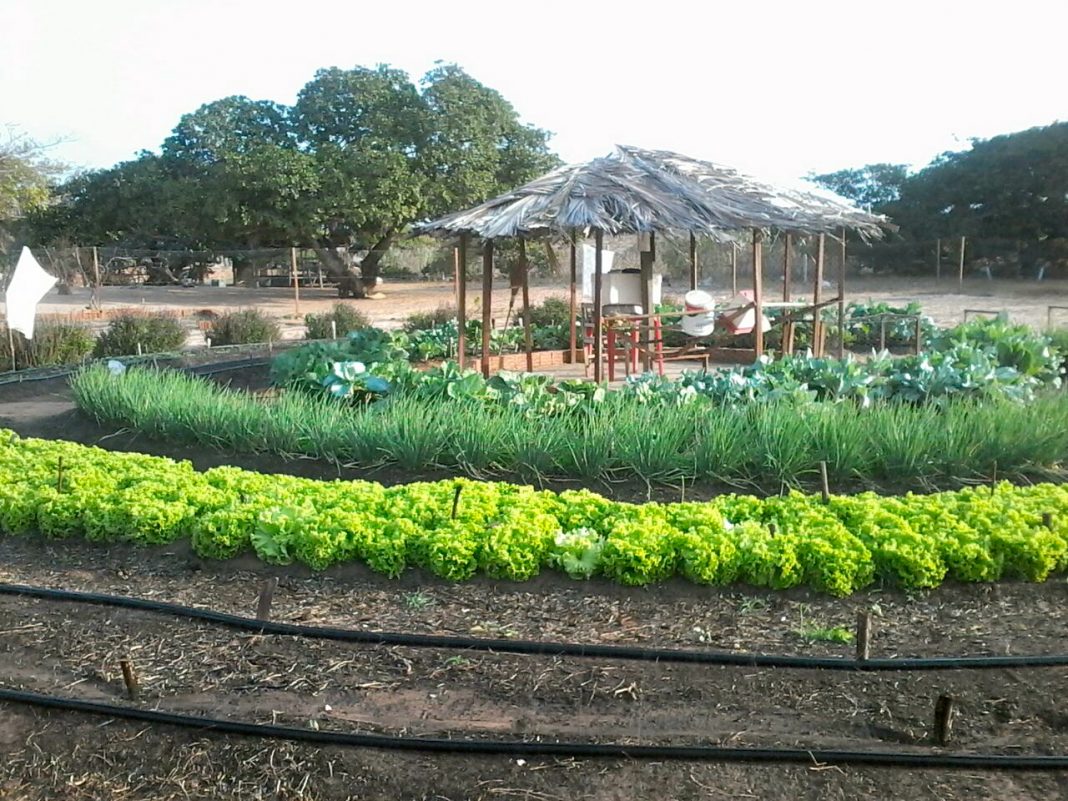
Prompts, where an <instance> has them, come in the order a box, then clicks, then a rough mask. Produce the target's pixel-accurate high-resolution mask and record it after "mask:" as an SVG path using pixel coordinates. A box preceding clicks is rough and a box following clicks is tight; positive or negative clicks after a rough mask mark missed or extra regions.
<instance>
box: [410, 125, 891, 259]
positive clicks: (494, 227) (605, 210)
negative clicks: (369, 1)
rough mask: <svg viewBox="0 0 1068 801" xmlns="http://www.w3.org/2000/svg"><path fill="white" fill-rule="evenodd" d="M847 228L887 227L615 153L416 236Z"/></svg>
mask: <svg viewBox="0 0 1068 801" xmlns="http://www.w3.org/2000/svg"><path fill="white" fill-rule="evenodd" d="M843 227H844V228H847V229H851V230H853V231H855V232H857V233H858V234H860V235H861V236H862V237H864V238H881V237H882V235H883V232H884V229H887V228H892V226H891V225H890V224H889V222H888V221H887V219H886V218H885V217H883V216H880V215H875V214H870V213H868V212H865V211H863V210H861V209H859V208H857V207H856V206H854V205H853V204H851V203H849V202H848V201H846V200H844V199H842V198H839V197H837V196H833V195H822V194H816V193H815V192H804V191H797V190H792V189H784V188H780V187H774V186H771V185H770V184H766V183H763V182H761V181H758V180H756V179H754V178H750V177H748V176H746V175H742V174H741V173H739V172H738V171H736V170H733V169H731V168H729V167H723V166H721V165H718V164H713V163H711V162H707V161H699V160H697V159H691V158H689V157H687V156H682V155H679V154H677V153H671V152H668V151H662V150H642V149H640V148H636V147H627V146H622V145H620V146H617V147H616V149H615V151H614V152H613V153H611V154H609V155H607V156H603V157H601V158H597V159H593V160H592V161H589V162H586V163H584V164H577V165H570V166H566V167H560V168H559V169H556V170H553V171H552V172H549V173H546V174H545V175H543V176H541V177H540V178H537V179H535V180H533V181H531V182H530V183H528V184H524V185H523V186H521V187H519V188H518V189H513V190H512V191H511V192H506V193H505V194H503V195H500V196H498V197H495V198H493V199H492V200H487V201H486V202H485V203H482V204H480V205H478V206H475V207H474V208H471V209H468V210H466V211H460V212H455V213H453V214H449V215H446V216H444V217H441V218H439V219H437V220H432V221H430V222H426V223H423V224H421V225H418V226H416V230H415V232H416V233H418V234H431V235H437V236H452V235H456V234H461V233H467V234H472V235H474V236H477V237H480V238H483V239H497V238H500V237H515V236H529V237H536V236H546V235H550V236H551V235H566V234H570V233H571V232H572V231H574V230H576V229H577V230H580V231H585V230H589V229H597V228H599V229H601V230H602V231H604V233H606V234H609V235H612V234H628V233H631V234H636V233H648V232H653V231H656V232H676V233H693V234H698V235H703V236H708V237H711V238H713V239H716V240H719V241H730V240H732V239H734V238H735V236H736V235H737V234H738V233H740V232H742V231H749V230H752V229H754V228H759V229H765V230H766V229H772V228H775V229H779V230H783V231H790V232H796V233H821V232H827V233H830V232H834V231H837V230H839V229H841V228H843Z"/></svg>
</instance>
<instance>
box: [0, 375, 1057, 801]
mask: <svg viewBox="0 0 1068 801" xmlns="http://www.w3.org/2000/svg"><path fill="white" fill-rule="evenodd" d="M0 426H2V427H13V428H15V429H16V430H18V431H20V432H21V433H24V434H27V435H34V436H55V437H62V438H70V439H77V440H81V441H84V442H98V441H100V440H101V438H102V437H107V439H105V440H104V441H103V442H102V443H101V444H103V445H105V446H106V447H113V448H118V449H130V450H142V451H146V452H157V453H165V454H166V455H171V456H174V457H178V458H183V457H189V458H192V459H193V460H194V463H195V464H197V466H198V467H206V466H209V465H211V464H223V463H234V464H240V465H241V466H245V467H250V468H253V469H263V470H267V471H277V472H300V473H302V474H306V475H324V476H327V475H329V474H330V472H331V470H333V469H334V468H331V467H330V466H329V465H323V464H320V463H316V462H312V461H308V460H299V461H296V462H284V461H282V460H279V459H270V458H267V457H241V458H235V457H234V456H233V455H228V454H225V453H221V452H210V453H209V452H208V451H206V450H205V449H198V450H194V449H186V448H182V447H178V446H174V445H171V444H167V443H155V442H150V441H147V440H144V439H142V438H138V437H136V436H134V435H128V434H127V435H118V436H117V435H116V432H115V431H112V430H105V429H102V428H100V427H98V426H95V424H93V423H91V422H90V421H88V420H85V419H84V418H82V417H81V416H80V415H79V414H78V413H77V412H76V411H74V410H73V408H72V406H71V402H70V396H69V391H68V390H67V388H66V386H65V382H64V381H63V380H62V379H53V380H50V381H39V382H26V383H25V384H18V385H6V386H3V387H0ZM375 477H378V478H386V479H390V480H397V479H399V477H396V476H385V477H382V476H375ZM407 478H408V479H412V478H414V477H413V476H407ZM613 490H614V492H613V494H616V495H617V497H619V496H620V494H622V497H632V499H635V500H640V499H641V498H640V496H639V495H636V493H637V492H638V490H636V489H635V488H633V487H625V486H620V487H615V488H613ZM628 493H635V494H634V495H628ZM268 575H277V576H279V577H280V586H279V590H278V593H277V595H276V598H275V603H274V608H273V617H274V619H277V620H284V621H292V622H301V623H309V624H322V625H338V626H345V627H353V628H366V629H374V630H391V631H410V632H427V633H443V634H469V635H476V636H486V637H512V638H524V639H547V640H563V641H572V642H593V643H641V644H647V645H662V646H675V647H687V648H714V649H727V650H737V651H749V652H767V653H803V654H813V655H839V656H848V655H850V654H851V652H852V647H853V646H852V645H851V644H850V643H835V642H829V641H826V640H823V639H819V638H818V636H816V632H817V631H818V630H821V629H829V628H832V627H843V628H845V629H852V627H853V625H854V621H855V618H856V614H857V612H858V611H859V610H862V609H867V610H870V611H872V613H873V615H874V621H875V634H874V639H873V643H872V654H873V655H874V656H931V655H964V654H1042V653H1058V652H1063V651H1065V650H1068V637H1066V636H1065V633H1064V632H1065V623H1066V618H1065V614H1066V613H1065V608H1066V605H1065V601H1066V600H1068V597H1066V587H1068V585H1066V583H1065V581H1064V579H1063V578H1057V579H1055V580H1053V581H1050V582H1047V583H1046V584H1042V585H1027V584H1014V583H1003V584H999V585H994V586H985V585H968V586H945V587H942V588H940V589H939V590H936V591H932V592H927V593H918V594H905V593H901V592H898V591H896V590H891V589H887V588H882V589H874V590H871V591H869V592H866V593H864V594H862V595H858V596H856V597H853V598H850V599H846V600H835V599H829V598H825V597H821V596H818V595H814V594H811V593H808V592H804V591H791V592H787V593H770V592H758V591H752V590H742V589H736V588H730V589H712V588H700V587H696V586H694V585H690V584H687V583H685V582H682V581H675V582H670V583H668V584H665V585H663V586H658V587H653V588H646V589H627V588H623V587H619V586H615V585H611V584H608V583H603V582H599V581H593V582H586V583H578V582H573V581H570V580H568V579H565V578H562V577H559V576H555V575H545V576H541V577H539V578H538V579H536V580H534V581H531V582H526V583H523V584H512V583H507V582H494V581H491V580H487V579H480V580H475V581H471V582H467V583H464V584H460V585H458V584H449V583H445V582H443V581H440V580H438V579H435V578H433V577H430V576H427V575H424V574H421V573H418V572H409V573H406V574H405V575H404V576H403V577H402V578H401V579H399V580H396V581H390V580H387V579H384V578H381V577H378V576H375V575H373V574H371V573H369V572H368V571H366V570H364V569H362V568H360V567H358V566H349V567H346V568H344V569H339V570H333V571H328V572H327V573H325V574H319V575H313V574H311V573H309V572H308V571H305V570H301V569H285V570H282V569H277V568H269V567H267V566H265V565H263V564H262V563H259V562H257V561H256V560H253V559H245V560H237V561H234V562H230V563H225V564H219V563H208V562H204V561H202V560H200V559H198V558H196V557H195V556H193V555H192V554H190V552H189V551H188V549H187V547H185V546H174V547H167V548H160V549H155V550H145V549H133V548H128V547H120V546H103V545H100V544H89V543H83V542H73V541H71V542H49V541H41V540H37V539H13V538H6V539H5V538H0V581H4V582H18V583H28V584H34V585H40V586H51V587H61V588H67V589H81V590H93V591H101V592H109V593H116V594H127V595H134V596H139V597H146V598H155V599H160V600H167V601H173V602H179V603H186V604H190V605H195V606H202V607H209V608H214V609H220V610H224V611H229V612H234V613H238V614H245V615H248V614H251V613H252V611H253V607H254V606H255V603H256V597H257V594H258V591H259V586H260V583H261V582H262V580H263V579H264V577H265V576H268ZM123 657H129V658H131V659H132V660H133V661H134V664H135V667H136V669H137V671H138V673H139V677H140V681H141V685H142V688H143V689H142V695H141V698H140V699H139V700H138V701H137V702H130V703H136V704H137V705H139V706H142V707H146V708H156V709H160V710H163V711H174V712H185V713H190V714H204V715H213V716H222V717H226V718H231V719H235V720H243V721H249V722H262V723H271V722H275V723H279V724H286V725H293V726H318V727H320V728H322V729H329V730H338V731H360V732H382V733H390V734H406V735H415V736H428V737H434V736H438V737H442V736H448V737H472V738H494V739H507V738H515V739H533V738H537V737H540V738H542V739H550V740H551V739H561V740H574V741H597V742H625V743H638V742H641V743H657V744H709V745H730V746H740V747H747V746H748V747H758V746H783V747H802V748H843V749H855V750H883V751H888V750H905V751H912V752H917V753H932V752H933V751H936V750H937V749H935V748H934V747H933V746H932V745H931V744H930V736H931V731H930V730H931V721H932V715H933V705H934V700H935V698H937V696H938V695H940V694H942V693H949V694H951V695H953V696H954V698H956V699H957V703H958V708H959V718H958V721H957V723H956V727H955V739H954V742H953V743H952V745H951V747H950V749H949V750H951V751H961V752H968V753H1013V754H1064V753H1066V752H1068V716H1066V715H1065V714H1064V710H1063V709H1062V708H1061V707H1062V706H1063V704H1061V701H1060V699H1062V698H1064V697H1065V695H1066V693H1068V669H1064V668H1049V669H1040V670H1029V671H1026V670H998V671H974V670H973V671H963V672H946V673H885V674H884V673H880V674H847V673H837V672H835V673H830V672H821V671H811V670H802V671H786V670H771V669H754V668H726V667H724V668H720V667H701V666H685V665H658V664H644V663H632V662H621V661H615V660H579V659H572V658H566V659H565V658H551V657H528V656H515V655H502V654H486V653H473V652H466V653H462V652H456V651H446V650H426V649H411V648H385V647H370V646H354V645H351V644H340V643H330V642H325V641H306V640H298V639H294V638H287V637H263V636H253V635H248V634H243V633H235V632H233V631H229V630H226V629H220V628H217V627H212V626H210V625H206V624H199V623H194V622H190V621H178V620H174V619H169V618H165V617H159V616H153V615H150V614H148V613H142V612H131V611H123V610H116V609H107V608H103V607H88V606H83V605H76V604H67V603H57V602H48V601H36V600H29V599H23V598H15V597H8V596H0V685H2V686H5V687H10V688H17V689H25V690H33V691H38V692H47V693H53V694H59V695H67V696H73V697H77V698H82V699H87V700H98V701H105V702H109V703H127V702H126V701H125V700H124V694H123V690H122V682H121V677H120V674H119V666H118V662H119V659H121V658H123ZM888 786H893V787H894V790H893V792H892V793H889V794H888V791H887V787H888ZM1065 786H1068V771H1065V772H1055V773H1040V772H1013V773H1009V772H995V771H961V770H957V771H940V770H901V769H892V768H867V767H837V766H829V765H817V764H813V765H811V766H797V765H794V766H786V765H755V764H731V763H720V764H710V763H697V762H650V761H621V760H560V759H529V760H525V761H523V762H520V761H518V760H516V759H514V758H508V757H503V756H502V757H497V756H483V757H474V756H460V755H427V754H416V753H397V752H389V751H371V750H359V749H344V748H335V747H313V746H309V745H303V744H295V743H285V742H279V741H257V740H250V739H243V738H240V737H233V736H222V735H210V734H204V733H196V732H190V731H188V730H178V729H173V730H170V729H165V728H162V729H161V728H155V727H149V726H147V725H145V724H139V723H134V722H120V721H108V720H102V719H100V718H94V717H89V716H86V715H81V714H75V713H61V712H55V711H48V712H46V711H41V710H35V709H31V708H29V707H21V706H16V705H0V799H8V798H10V799H79V800H80V799H100V798H117V799H120V798H121V799H157V800H163V801H169V799H202V798H203V799H209V798H210V799H222V798H227V799H228V798H260V799H323V800H324V801H333V800H334V799H339V800H340V799H446V801H452V800H456V799H487V800H488V799H533V800H535V801H550V800H552V799H572V798H584V799H585V798H593V799H633V798H644V797H656V798H672V799H674V798H679V799H690V798H692V799H698V798H700V799H711V798H716V799H718V798H724V799H726V798H731V799H733V798H759V799H791V800H792V799H807V798H812V799H882V798H888V797H893V798H906V797H909V798H915V799H962V800H963V799H968V800H969V801H988V800H989V801H994V799H998V800H999V801H1000V799H1009V800H1010V801H1011V800H1013V799H1031V798H1036V799H1037V798H1043V799H1050V798H1062V797H1065V793H1064V787H1065Z"/></svg>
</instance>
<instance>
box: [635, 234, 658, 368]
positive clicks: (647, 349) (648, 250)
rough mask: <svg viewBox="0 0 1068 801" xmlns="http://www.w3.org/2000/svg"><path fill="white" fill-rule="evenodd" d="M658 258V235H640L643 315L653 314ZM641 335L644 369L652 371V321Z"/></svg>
mask: <svg viewBox="0 0 1068 801" xmlns="http://www.w3.org/2000/svg"><path fill="white" fill-rule="evenodd" d="M655 258H656V234H653V233H649V234H638V266H639V267H640V268H641V284H642V285H641V299H642V314H643V315H650V314H652V313H653V311H654V310H653V260H654V259H655ZM643 328H644V330H643V331H642V333H641V342H642V369H643V370H644V371H645V372H649V370H651V369H652V365H653V361H652V353H651V351H652V347H651V345H652V319H651V318H648V317H647V319H646V320H645V325H644V326H643Z"/></svg>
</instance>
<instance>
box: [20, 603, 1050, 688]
mask: <svg viewBox="0 0 1068 801" xmlns="http://www.w3.org/2000/svg"><path fill="white" fill-rule="evenodd" d="M0 595H21V596H27V597H30V598H43V599H45V600H50V601H73V602H76V603H85V604H94V605H98V606H114V607H120V608H125V609H137V610H140V611H143V612H153V613H157V614H165V615H172V616H174V617H179V618H188V619H191V620H203V621H206V622H208V623H215V624H218V625H222V626H228V627H230V628H234V629H241V630H244V631H252V632H256V633H263V634H280V635H286V636H292V637H305V638H309V639H317V640H337V641H341V642H356V643H363V644H367V645H388V646H405V647H410V648H447V649H463V650H468V651H489V652H493V653H504V654H529V655H536V656H568V657H584V658H590V657H596V658H600V659H623V660H630V661H639V662H663V663H669V664H670V663H682V664H702V665H732V666H743V667H773V668H818V669H823V670H859V671H891V670H909V671H913V670H961V669H972V670H975V669H1001V668H1033V667H1064V666H1068V654H1054V655H1048V656H962V657H952V656H944V657H943V656H940V657H928V658H899V659H868V660H865V661H856V660H853V659H843V658H840V657H811V656H782V655H776V654H757V653H735V652H730V651H692V650H682V649H678V648H648V647H641V646H627V645H585V644H582V643H562V642H551V641H550V642H539V641H537V640H497V639H487V638H481V637H462V636H454V635H438V634H403V633H398V632H388V631H381V632H379V631H359V630H355V629H343V628H337V627H332V626H303V625H300V624H297V623H278V622H275V621H269V620H257V619H255V618H249V617H242V616H240V615H231V614H228V613H226V612H216V611H213V610H210V609H197V608H195V607H190V606H182V605H180V604H173V603H167V602H166V601H149V600H146V599H143V598H131V597H127V596H122V595H105V594H101V593H94V592H77V591H73V590H55V589H51V588H48V587H31V586H28V585H24V584H6V583H0Z"/></svg>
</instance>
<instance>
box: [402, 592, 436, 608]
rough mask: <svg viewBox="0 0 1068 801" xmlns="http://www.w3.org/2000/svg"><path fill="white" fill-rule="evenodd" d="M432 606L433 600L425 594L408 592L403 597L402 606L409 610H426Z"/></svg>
mask: <svg viewBox="0 0 1068 801" xmlns="http://www.w3.org/2000/svg"><path fill="white" fill-rule="evenodd" d="M433 604H434V599H433V598H432V597H431V596H429V595H427V594H426V593H425V592H409V593H406V594H405V596H404V605H405V606H407V607H408V608H409V609H426V608H427V607H428V606H433Z"/></svg>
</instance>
